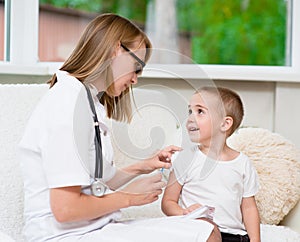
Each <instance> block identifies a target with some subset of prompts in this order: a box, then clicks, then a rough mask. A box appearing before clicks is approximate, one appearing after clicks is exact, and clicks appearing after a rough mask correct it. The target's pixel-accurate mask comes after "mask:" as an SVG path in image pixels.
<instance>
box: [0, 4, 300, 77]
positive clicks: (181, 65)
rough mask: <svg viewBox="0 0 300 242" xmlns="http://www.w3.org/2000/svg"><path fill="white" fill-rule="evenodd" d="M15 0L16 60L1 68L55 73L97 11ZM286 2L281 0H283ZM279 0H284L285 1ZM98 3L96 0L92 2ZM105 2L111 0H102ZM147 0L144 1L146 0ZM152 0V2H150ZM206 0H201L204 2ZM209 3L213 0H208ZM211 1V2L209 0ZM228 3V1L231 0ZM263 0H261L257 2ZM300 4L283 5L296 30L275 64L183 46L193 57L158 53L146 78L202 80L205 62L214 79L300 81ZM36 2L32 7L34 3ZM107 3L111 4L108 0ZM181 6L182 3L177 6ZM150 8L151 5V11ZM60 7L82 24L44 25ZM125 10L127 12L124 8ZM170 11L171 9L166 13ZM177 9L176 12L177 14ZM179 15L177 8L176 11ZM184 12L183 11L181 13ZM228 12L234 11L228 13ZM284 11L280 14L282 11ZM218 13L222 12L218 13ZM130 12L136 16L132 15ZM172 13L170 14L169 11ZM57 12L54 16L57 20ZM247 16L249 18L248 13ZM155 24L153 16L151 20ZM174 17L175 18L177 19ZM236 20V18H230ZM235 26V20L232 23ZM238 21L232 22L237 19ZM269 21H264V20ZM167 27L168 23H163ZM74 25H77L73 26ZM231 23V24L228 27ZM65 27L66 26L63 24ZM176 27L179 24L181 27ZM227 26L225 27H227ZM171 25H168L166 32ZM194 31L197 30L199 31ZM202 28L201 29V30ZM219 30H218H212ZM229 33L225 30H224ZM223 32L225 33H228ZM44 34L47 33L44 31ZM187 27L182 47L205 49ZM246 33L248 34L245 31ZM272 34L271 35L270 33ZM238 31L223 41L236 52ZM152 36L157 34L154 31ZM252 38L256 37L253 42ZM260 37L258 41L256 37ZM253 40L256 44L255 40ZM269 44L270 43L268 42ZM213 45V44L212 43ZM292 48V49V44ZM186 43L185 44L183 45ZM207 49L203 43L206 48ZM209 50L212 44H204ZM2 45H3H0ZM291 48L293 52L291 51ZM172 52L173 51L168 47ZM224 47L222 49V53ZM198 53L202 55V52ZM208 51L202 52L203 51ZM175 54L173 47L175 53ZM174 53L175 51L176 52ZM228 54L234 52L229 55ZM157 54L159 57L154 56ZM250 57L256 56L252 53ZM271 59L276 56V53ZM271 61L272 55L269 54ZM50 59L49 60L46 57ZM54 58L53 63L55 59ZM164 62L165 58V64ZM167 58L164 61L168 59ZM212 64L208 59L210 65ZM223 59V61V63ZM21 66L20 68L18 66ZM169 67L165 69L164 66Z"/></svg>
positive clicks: (13, 34) (12, 8)
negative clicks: (170, 58) (176, 58)
mask: <svg viewBox="0 0 300 242" xmlns="http://www.w3.org/2000/svg"><path fill="white" fill-rule="evenodd" d="M7 1H8V2H10V5H11V6H10V9H9V13H10V12H11V13H14V14H11V15H10V22H9V23H6V26H8V24H10V27H11V28H10V34H9V36H10V45H9V46H10V50H9V51H8V52H7V53H9V56H10V59H9V62H5V63H2V64H1V65H0V72H9V71H12V72H15V73H25V74H27V73H34V74H37V75H40V74H51V73H52V72H53V69H56V68H57V67H58V65H60V63H55V62H53V61H56V62H57V61H58V62H59V61H62V60H64V59H65V57H66V56H67V55H68V54H69V53H70V51H71V49H72V48H73V46H74V44H75V43H76V42H77V40H78V37H79V35H80V34H81V32H82V30H83V28H84V27H85V25H86V24H87V22H89V20H90V18H91V17H93V16H92V15H86V14H83V13H82V12H81V13H78V12H74V11H71V10H70V11H66V10H62V9H56V10H54V9H51V7H49V6H48V7H45V6H43V7H41V8H40V15H39V1H38V0H28V1H26V3H25V1H19V0H10V1H9V0H7ZM280 1H281V0H280ZM280 1H278V2H280ZM58 2H61V3H62V2H66V1H58ZM77 2H84V1H77ZM91 2H92V1H91ZM100 2H103V3H105V1H100ZM112 2H126V3H127V4H130V3H131V2H132V1H130V0H128V1H112ZM140 2H143V1H140ZM149 2H151V1H149ZM156 2H161V4H166V3H169V4H170V3H173V4H174V2H175V0H165V1H156ZM191 2H197V1H195V0H188V1H177V5H178V4H179V5H180V4H181V6H179V7H181V8H183V9H184V8H186V9H187V8H188V5H184V4H189V3H191ZM199 2H200V1H199ZM205 2H207V1H205ZM209 2H210V1H209ZM225 2H226V1H225ZM241 2H243V3H244V4H245V6H244V7H245V8H246V7H247V2H249V1H247V0H243V1H241ZM257 2H260V1H257ZM299 5H300V3H299V1H295V0H294V1H292V0H287V1H283V0H282V8H283V9H284V11H283V12H287V13H288V14H287V15H284V14H283V12H280V14H281V15H283V16H282V18H283V20H284V25H286V26H287V29H290V34H288V35H286V36H285V37H280V38H285V40H284V41H283V43H284V45H283V46H281V47H280V48H281V50H280V51H276V53H277V54H278V53H279V52H283V51H284V52H285V53H284V54H285V56H287V57H286V58H284V60H281V62H280V61H278V62H276V61H273V62H272V63H271V64H269V63H267V64H266V63H263V62H261V63H255V64H253V62H249V63H246V62H240V63H238V62H236V61H232V59H233V58H229V61H227V62H226V63H225V62H224V61H216V60H211V61H205V60H206V57H205V55H206V56H207V54H203V53H201V52H200V54H199V52H192V53H188V51H182V52H183V54H184V56H187V57H188V58H185V60H184V61H179V62H178V63H173V64H170V63H172V62H171V61H155V58H153V60H152V63H151V64H149V65H147V68H146V70H145V72H144V74H143V76H144V77H145V78H148V77H154V78H155V77H160V78H174V77H178V76H179V77H184V78H192V79H199V78H201V77H203V78H205V77H204V75H203V76H199V71H197V70H198V69H199V67H200V68H201V70H202V71H203V73H205V74H206V75H208V76H209V77H211V78H212V79H239V80H271V81H276V80H280V81H300V60H299V59H300V55H299V53H300V50H299V48H300V47H299V45H298V44H297V43H299V42H300V33H299V32H300V27H299V24H300V6H299ZM28 6H30V7H28ZM104 6H105V5H104ZM177 7H178V6H177ZM149 9H150V10H149ZM161 9H163V8H161ZM194 10H195V11H196V10H197V9H196V8H195V9H192V10H189V11H194ZM51 11H52V12H54V11H56V14H57V15H56V16H57V17H55V19H56V20H59V18H61V16H63V15H64V16H69V17H68V18H69V21H71V19H72V21H77V24H76V25H75V27H74V26H73V27H68V26H69V25H65V27H62V25H60V24H56V26H55V28H50V27H49V28H48V27H44V24H45V23H46V21H47V18H48V19H50V18H51V17H50V16H49V15H50V12H51ZM118 11H119V12H121V13H122V14H123V15H125V16H126V14H130V13H126V10H124V9H122V6H119V10H118ZM122 11H123V12H122ZM147 11H151V6H150V7H149V6H148V10H147ZM222 11H223V14H226V8H225V9H223V10H222ZM42 12H44V13H46V14H48V16H47V18H46V17H45V18H44V17H42V15H41V13H42ZM164 13H166V12H164ZM172 14H174V12H173V13H172ZM175 14H176V13H175ZM180 14H181V15H182V16H179V15H180ZM184 14H185V15H187V16H188V17H190V16H193V15H191V13H189V12H188V11H186V12H184V11H181V12H179V13H178V12H177V17H178V18H179V17H180V18H181V19H184V17H185V16H184ZM227 14H228V13H227ZM163 15H166V14H162V15H160V16H163ZM281 15H280V16H281ZM216 16H217V14H216ZM129 17H130V16H129ZM165 17H166V16H165ZM53 18H54V17H53V16H52V19H53ZM148 18H151V16H148ZM245 18H246V17H245ZM148 22H150V23H151V21H148ZM171 22H172V21H171ZM229 22H230V21H229ZM232 22H239V19H232ZM180 23H181V24H183V21H180ZM227 24H228V25H230V23H227ZM231 24H232V23H231ZM261 24H263V23H261ZM161 25H162V26H164V25H163V24H161ZM70 26H71V25H70ZM268 26H269V27H268V28H266V29H267V30H270V31H271V30H272V31H273V30H274V29H273V27H274V26H276V24H272V23H271V24H269V25H268ZM144 27H145V29H146V28H148V29H149V28H151V26H149V24H148V26H144ZM225 27H226V26H225ZM60 28H61V29H60ZM175 28H176V26H175ZM177 28H179V29H181V30H180V31H183V30H184V29H185V28H193V26H181V25H179V26H177ZM223 28H224V27H223ZM227 29H228V30H230V27H227ZM61 30H63V32H64V34H66V35H65V36H67V37H66V39H63V38H62V36H61V34H60V33H61V32H59V31H61ZM167 30H168V28H167V29H165V30H164V31H165V32H166V31H167ZM193 31H194V30H193ZM243 31H244V30H243ZM38 32H40V35H39V34H38ZM200 32H201V31H200ZM212 32H214V30H212ZM223 32H224V31H223ZM223 32H222V31H220V33H223ZM41 34H42V35H41ZM184 34H185V33H184V32H180V35H179V36H181V37H180V38H181V42H180V44H179V45H178V43H177V46H179V47H180V46H182V45H190V46H191V47H190V48H188V49H189V50H192V51H194V49H196V48H198V47H199V48H200V47H201V45H202V44H203V43H202V42H201V41H202V40H201V38H200V37H199V36H198V35H199V33H196V32H195V31H194V32H192V35H193V36H192V37H193V38H191V34H190V33H189V34H187V36H184ZM207 35H208V37H207V39H208V43H209V34H207ZM240 35H241V36H242V35H243V34H240ZM268 35H271V34H268ZM272 35H274V38H275V37H277V36H276V33H273V34H272ZM47 36H51V37H52V40H51V41H52V43H54V44H57V43H59V44H57V45H56V47H57V48H56V49H55V48H50V47H49V45H50V44H51V41H50V38H49V37H47ZM235 36H238V34H236V33H235V34H233V35H232V36H231V37H230V36H229V37H228V40H227V44H226V42H225V44H224V43H223V46H224V45H225V46H228V49H229V47H230V48H231V50H227V49H226V48H225V50H226V51H228V52H234V50H235V49H234V48H235V46H236V44H232V46H231V45H230V38H233V39H234V37H235ZM287 36H291V37H290V38H287ZM150 38H151V35H150ZM184 38H190V39H189V41H186V39H184ZM164 39H165V40H167V41H165V42H166V43H167V44H168V46H166V47H164V46H163V47H162V48H169V49H172V48H171V47H170V46H172V40H173V39H172V38H167V39H166V38H164ZM250 42H251V41H250ZM254 42H255V41H254ZM250 45H251V44H250ZM265 45H267V44H265ZM206 46H207V45H206ZM288 47H290V48H288ZM180 48H181V47H180ZM182 49H183V50H186V48H182ZM202 49H203V48H202ZM204 49H207V48H204ZM0 50H1V49H0ZM225 50H224V49H221V51H220V52H222V53H223V52H225ZM286 50H290V51H286ZM209 51H210V52H212V51H213V48H212V49H211V50H209ZM167 52H168V51H167ZM220 52H219V53H220ZM248 52H249V53H252V51H248ZM197 53H198V54H197ZM201 54H202V56H201ZM169 55H170V52H169ZM215 55H217V54H213V55H212V56H215ZM170 56H172V55H170ZM227 56H229V55H228V54H227ZM153 57H155V56H153ZM189 57H191V58H193V59H194V60H196V61H197V62H198V63H199V64H200V65H198V64H197V65H191V64H190V63H192V62H193V61H191V58H189ZM246 59H247V60H249V59H251V58H249V57H248V58H246ZM270 59H271V58H270ZM266 60H268V58H266ZM46 61H47V62H46ZM50 62H52V63H50ZM159 62H161V63H159ZM162 62H163V63H162ZM204 63H208V64H204ZM220 63H221V65H220ZM16 66H18V68H16ZM162 69H163V71H159V70H162Z"/></svg>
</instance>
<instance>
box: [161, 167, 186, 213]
mask: <svg viewBox="0 0 300 242" xmlns="http://www.w3.org/2000/svg"><path fill="white" fill-rule="evenodd" d="M181 189H182V186H181V185H180V184H179V183H178V181H177V180H176V177H175V174H174V171H172V172H171V173H170V175H169V180H168V184H167V186H166V188H165V191H164V195H163V198H162V202H161V207H162V211H163V212H164V214H166V215H167V216H175V215H183V214H184V209H182V208H181V207H180V206H179V205H178V200H179V196H180V193H181Z"/></svg>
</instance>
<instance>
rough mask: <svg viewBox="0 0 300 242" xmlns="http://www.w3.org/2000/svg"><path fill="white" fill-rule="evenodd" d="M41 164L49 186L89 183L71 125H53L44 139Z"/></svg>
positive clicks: (87, 173)
mask: <svg viewBox="0 0 300 242" xmlns="http://www.w3.org/2000/svg"><path fill="white" fill-rule="evenodd" d="M44 145H45V148H44V149H43V153H42V156H43V166H44V171H45V175H46V179H47V182H48V185H49V187H50V188H55V187H64V186H76V185H83V186H84V185H89V184H90V175H89V172H88V170H87V169H85V167H84V165H83V161H82V160H81V157H80V156H79V153H78V150H77V147H76V143H75V141H74V134H73V127H72V125H63V124H62V125H55V126H54V127H52V128H51V130H50V132H49V135H48V137H47V138H46V140H45V143H44Z"/></svg>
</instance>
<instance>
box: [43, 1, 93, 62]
mask: <svg viewBox="0 0 300 242" xmlns="http://www.w3.org/2000/svg"><path fill="white" fill-rule="evenodd" d="M94 16H95V15H94V14H86V13H82V12H81V11H78V10H73V9H66V8H57V7H53V6H51V5H40V14H39V59H40V61H64V60H65V59H66V58H67V57H68V56H69V54H70V53H71V51H72V50H73V48H74V47H75V44H76V43H77V41H78V40H79V38H80V35H81V33H82V32H83V29H84V28H85V26H86V25H87V23H88V22H89V21H91V20H92V19H93V17H94Z"/></svg>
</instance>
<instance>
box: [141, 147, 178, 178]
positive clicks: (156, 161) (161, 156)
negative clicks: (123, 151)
mask: <svg viewBox="0 0 300 242" xmlns="http://www.w3.org/2000/svg"><path fill="white" fill-rule="evenodd" d="M181 150H182V148H180V147H178V146H175V145H170V146H168V147H166V148H164V149H163V150H160V151H159V152H157V153H156V154H155V155H154V156H153V157H151V158H149V159H146V160H143V161H141V163H140V164H141V168H140V170H141V173H142V174H147V173H150V172H152V171H154V170H156V169H160V168H165V169H169V168H171V166H172V163H171V158H172V155H173V154H174V153H175V152H178V151H181Z"/></svg>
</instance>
